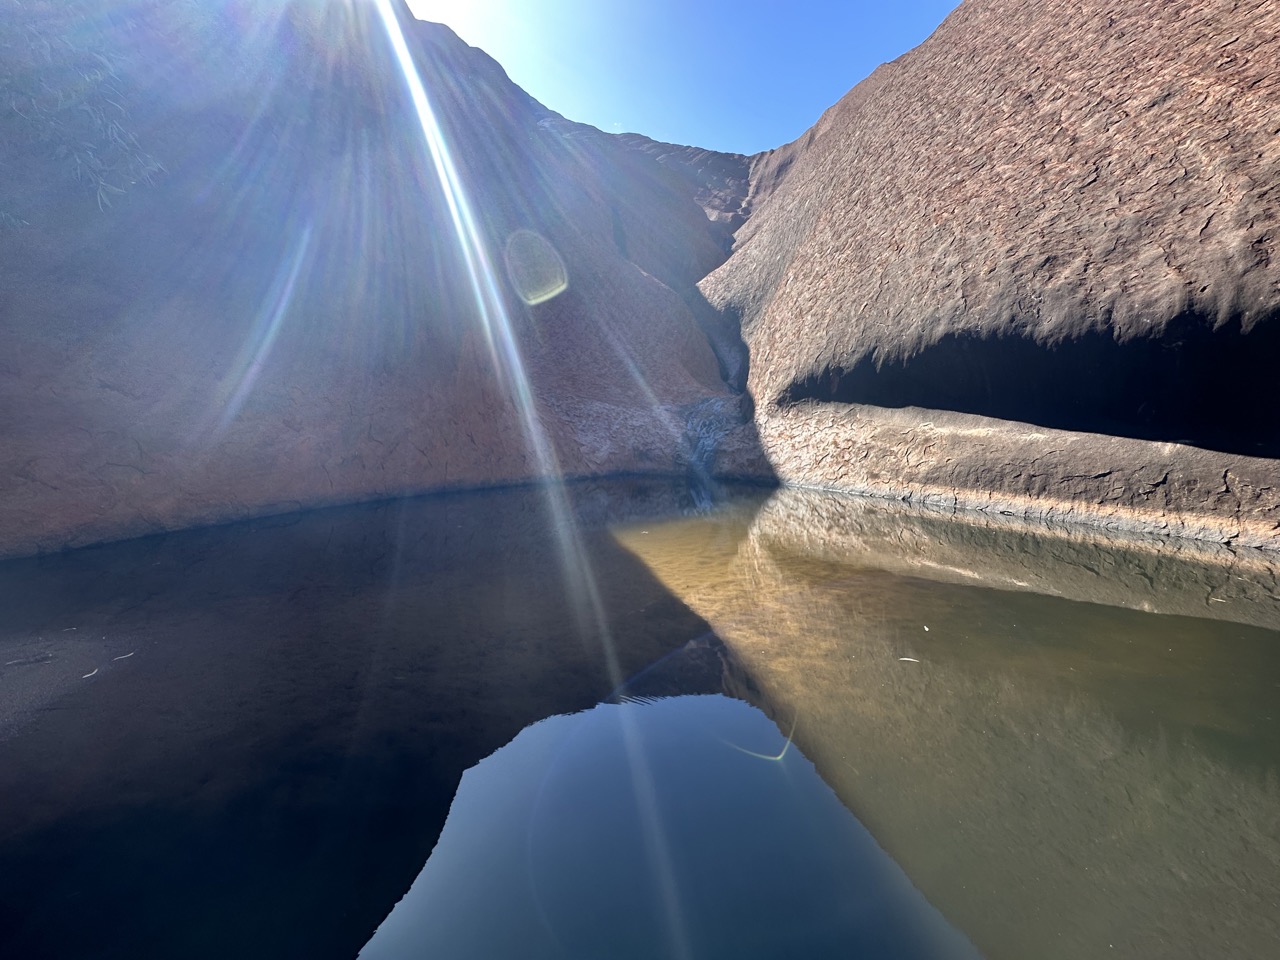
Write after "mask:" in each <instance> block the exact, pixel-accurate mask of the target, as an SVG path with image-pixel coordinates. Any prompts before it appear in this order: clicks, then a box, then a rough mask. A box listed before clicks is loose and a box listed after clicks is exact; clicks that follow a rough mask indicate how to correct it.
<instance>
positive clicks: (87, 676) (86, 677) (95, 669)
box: [80, 667, 98, 680]
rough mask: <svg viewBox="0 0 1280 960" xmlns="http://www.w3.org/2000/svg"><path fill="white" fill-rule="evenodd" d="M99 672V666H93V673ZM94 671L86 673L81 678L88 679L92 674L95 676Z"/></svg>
mask: <svg viewBox="0 0 1280 960" xmlns="http://www.w3.org/2000/svg"><path fill="white" fill-rule="evenodd" d="M97 672H98V668H97V667H94V668H93V673H97ZM93 673H86V674H85V675H84V676H83V677H81V678H80V679H81V680H88V679H89V678H90V677H92V676H93Z"/></svg>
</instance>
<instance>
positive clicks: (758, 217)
mask: <svg viewBox="0 0 1280 960" xmlns="http://www.w3.org/2000/svg"><path fill="white" fill-rule="evenodd" d="M1278 65H1280V7H1278V6H1277V5H1276V4H1274V3H1271V2H1269V0H1122V2H1118V3H1117V2H1111V0H1108V2H1102V0H966V2H965V3H963V4H962V5H961V6H960V7H959V8H958V9H957V10H956V11H955V12H954V13H953V14H952V15H951V16H950V17H949V18H948V19H947V20H946V21H945V22H944V23H943V24H942V26H941V27H939V29H938V30H937V31H936V32H935V33H934V34H933V36H932V37H930V38H929V40H927V41H926V42H925V43H923V44H922V45H921V46H920V47H918V48H916V49H915V50H912V51H911V52H909V53H907V54H906V55H904V56H902V57H900V58H899V59H897V60H895V61H894V62H892V63H889V64H886V65H884V66H882V67H880V68H879V69H878V70H877V71H876V72H875V73H874V74H872V76H870V77H869V78H868V79H867V80H865V81H864V82H862V83H860V84H859V85H858V86H856V87H855V88H854V89H853V90H851V91H850V92H849V94H848V95H847V96H846V97H845V98H844V99H842V100H841V101H840V102H839V103H838V104H836V105H835V106H833V107H832V108H831V109H830V110H829V111H828V112H827V113H826V114H825V115H824V116H823V117H822V119H821V120H820V121H819V122H818V123H817V124H816V125H815V126H814V127H813V129H811V130H810V131H809V132H808V133H807V134H805V136H804V137H802V138H801V139H800V140H798V141H796V142H795V143H793V144H789V145H787V146H786V147H784V148H782V149H781V150H779V151H774V152H772V153H770V154H764V155H761V156H759V157H755V158H752V159H751V161H750V181H751V182H750V188H749V190H750V193H751V195H752V200H751V202H750V204H749V207H750V210H751V216H750V219H749V220H748V221H747V222H746V224H745V225H744V226H743V227H742V228H741V229H740V230H739V231H738V232H737V236H736V245H735V250H734V253H733V255H732V256H731V257H730V259H729V260H728V261H727V262H726V263H725V264H724V265H723V266H721V267H720V268H719V269H718V270H716V271H715V272H714V273H713V274H712V275H711V276H709V277H708V278H707V279H706V280H704V281H703V282H702V284H701V288H702V290H703V292H704V293H705V294H706V296H707V298H708V300H710V301H711V302H712V303H713V304H715V305H716V306H718V307H720V308H721V309H723V310H724V311H726V313H728V314H729V315H731V316H736V317H738V318H740V320H741V323H742V332H743V336H744V339H745V340H746V342H747V344H748V346H749V348H750V353H751V372H750V378H749V388H750V390H751V392H752V394H753V396H754V398H755V402H756V409H757V419H758V423H759V426H760V430H761V433H762V434H763V436H764V441H765V444H766V449H767V452H768V454H769V456H770V458H771V460H772V461H773V462H774V463H775V466H776V468H777V469H778V472H779V476H780V477H781V478H782V479H783V480H784V481H796V482H803V483H820V484H824V485H836V486H844V487H851V488H854V489H873V490H875V491H876V492H882V493H886V492H890V491H892V492H893V493H894V494H895V495H902V496H911V495H917V494H927V495H929V496H933V495H934V494H939V493H940V494H941V495H944V496H947V497H954V498H955V499H956V500H958V501H960V502H962V503H964V504H967V505H969V506H985V505H988V504H994V503H996V502H1001V503H1004V502H1008V503H1010V504H1014V506H1013V508H1014V509H1016V510H1019V511H1021V510H1031V511H1040V512H1046V511H1053V512H1055V513H1059V512H1062V511H1067V512H1071V513H1074V515H1076V516H1077V517H1078V518H1082V519H1091V520H1103V521H1105V522H1112V521H1113V520H1116V519H1117V518H1121V517H1123V518H1128V519H1131V520H1133V521H1134V522H1135V523H1139V524H1146V525H1148V526H1150V527H1154V528H1159V529H1167V530H1171V531H1172V530H1176V531H1179V532H1184V533H1188V534H1194V535H1200V536H1208V537H1211V538H1214V539H1229V538H1231V537H1233V536H1236V535H1239V536H1243V537H1245V538H1246V539H1247V540H1249V541H1250V542H1255V543H1259V544H1261V545H1266V546H1271V547H1280V534H1278V532H1277V531H1280V526H1277V522H1278V521H1280V516H1278V513H1280V510H1278V508H1280V498H1278V495H1277V490H1278V489H1280V468H1278V467H1277V458H1280V418H1277V417H1276V416H1275V410H1276V396H1277V394H1276V392H1275V387H1274V374H1273V372H1272V371H1274V370H1275V369H1276V366H1277V364H1278V363H1280V315H1278V314H1280V258H1277V257H1276V255H1275V249H1276V243H1277V240H1278V238H1280V193H1278V192H1277V189H1278V188H1277V184H1280V69H1277V67H1278ZM809 401H812V402H814V403H815V404H816V405H818V406H820V407H829V408H830V409H829V410H824V411H822V412H818V411H815V410H813V409H808V407H809V403H808V402H809ZM801 406H803V407H805V409H803V410H801V409H799V407H801ZM911 407H924V408H928V409H929V410H940V411H954V412H957V413H964V414H975V415H979V416H982V417H987V418H994V420H995V421H996V422H994V423H992V424H988V425H987V427H984V429H986V428H990V429H991V430H993V431H994V432H995V434H997V435H1000V436H1001V437H1003V440H1001V441H1000V442H1001V444H1002V446H1001V448H1000V449H999V450H996V449H988V448H986V447H983V446H981V444H980V443H979V442H978V441H976V440H973V439H966V440H964V441H960V440H959V439H957V438H956V437H955V436H952V437H951V438H950V439H948V440H946V441H945V442H944V443H942V444H939V443H938V442H937V439H938V438H937V437H936V436H935V434H934V433H933V432H932V431H931V430H929V429H927V428H920V427H913V428H907V427H906V426H905V425H904V423H902V422H901V421H900V419H899V418H896V417H894V416H891V415H888V414H882V413H878V412H877V411H883V410H885V409H888V408H898V409H900V410H901V409H907V408H911ZM792 408H794V409H792ZM933 419H935V418H933V417H932V416H931V415H929V414H926V415H922V416H918V417H916V418H915V421H916V423H917V424H919V423H923V422H927V421H930V420H933ZM1007 421H1029V422H1031V423H1033V424H1035V425H1037V426H1038V427H1047V428H1052V429H1053V430H1058V431H1071V432H1073V433H1075V434H1077V436H1075V437H1071V438H1068V437H1064V436H1061V435H1059V434H1056V433H1054V434H1052V436H1053V438H1054V439H1053V440H1040V439H1036V440H1022V441H1019V442H1017V443H1012V441H1011V439H1010V438H1011V437H1012V436H1013V435H1015V434H1018V433H1021V434H1027V433H1029V432H1035V431H1028V430H1026V429H1022V428H1006V427H1002V426H1001V423H1002V422H1007ZM1040 432H1042V433H1045V434H1046V435H1049V434H1050V433H1051V431H1050V430H1043V431H1040ZM1090 435H1092V436H1090ZM1106 437H1115V438H1117V439H1116V440H1114V441H1112V440H1111V439H1107V438H1106ZM1143 441H1159V442H1158V443H1155V444H1152V443H1146V442H1143ZM982 443H987V441H985V440H984V441H982ZM944 448H945V450H946V453H945V455H940V454H941V453H942V451H943V449H944ZM1233 477H1238V478H1239V479H1238V480H1234V481H1233V479H1232V478H1233ZM1224 478H1225V479H1224Z"/></svg>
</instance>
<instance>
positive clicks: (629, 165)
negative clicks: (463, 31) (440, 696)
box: [0, 0, 767, 555]
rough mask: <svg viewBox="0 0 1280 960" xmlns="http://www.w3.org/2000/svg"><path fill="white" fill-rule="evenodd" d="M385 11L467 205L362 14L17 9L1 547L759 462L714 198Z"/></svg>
mask: <svg viewBox="0 0 1280 960" xmlns="http://www.w3.org/2000/svg"><path fill="white" fill-rule="evenodd" d="M394 6H395V8H396V10H397V11H398V17H399V25H400V27H401V28H402V29H403V31H404V32H405V35H406V41H405V43H406V49H407V50H408V51H409V52H410V54H411V56H412V58H413V60H414V63H415V64H416V69H417V71H418V73H419V74H420V75H421V78H422V81H423V83H424V86H425V89H426V91H427V95H428V97H429V98H430V100H431V102H432V105H433V109H434V113H435V122H436V123H437V124H438V126H439V130H440V134H441V140H442V142H443V143H444V144H445V145H446V147H447V150H448V154H449V156H448V162H449V163H451V164H452V166H453V167H454V169H455V170H456V173H457V177H458V179H459V181H460V182H461V184H462V187H463V188H464V193H465V197H466V201H467V202H468V203H469V206H470V210H469V211H465V210H461V209H460V208H459V206H458V203H459V201H458V200H457V199H456V198H455V197H451V196H449V195H447V193H446V191H445V190H444V189H443V187H442V185H441V184H442V174H441V170H440V168H439V166H438V163H439V162H444V161H438V160H437V159H436V158H433V155H432V154H431V152H430V151H429V149H428V145H427V143H426V142H425V141H424V137H423V134H422V131H421V127H420V123H419V118H418V115H417V113H416V111H415V108H414V102H413V98H412V97H411V95H410V91H409V88H408V86H407V84H406V80H405V77H404V76H403V75H402V72H401V70H400V68H399V65H398V63H397V59H396V56H395V53H394V50H393V46H392V43H391V41H390V40H389V38H388V33H387V31H386V30H385V29H384V25H383V24H382V22H381V21H380V20H379V19H378V16H377V14H376V12H375V7H374V5H373V4H348V3H317V4H311V3H307V4H281V3H276V2H272V0H231V2H227V3H220V4H211V5H207V6H196V5H192V4H185V3H175V2H169V0H146V2H144V3H139V4H133V5H129V6H120V5H115V4H110V3H106V2H105V0H76V2H74V3H70V4H66V5H62V6H58V5H40V4H13V3H8V4H5V5H4V9H5V11H7V14H12V15H13V17H14V18H18V19H16V20H13V21H12V23H11V25H10V26H8V27H6V29H8V30H10V31H11V32H10V33H9V37H11V38H15V37H19V36H20V35H21V36H23V37H27V38H28V39H29V40H31V38H34V40H31V43H28V44H27V45H26V46H25V47H15V46H13V45H12V44H8V45H6V47H5V50H6V51H8V52H9V53H11V54H13V57H11V58H10V62H12V63H16V64H17V66H16V67H15V68H14V69H13V70H10V71H9V72H8V73H6V74H5V75H4V76H3V79H4V80H5V81H6V83H7V84H8V85H10V87H11V89H12V90H16V91H19V92H20V93H23V95H25V94H26V93H27V92H30V93H31V94H32V96H31V97H30V98H29V100H22V99H21V97H18V96H16V95H15V99H14V100H13V102H12V105H13V106H14V109H4V110H0V162H2V164H3V169H4V176H5V178H6V179H5V182H4V185H3V187H2V188H0V219H2V220H3V223H0V320H2V322H0V555H5V554H9V555H13V554H21V553H26V552H34V551H39V550H48V549H56V548H60V547H65V546H74V545H78V544H84V543H89V542H94V541H100V540H106V539H113V538H119V537H125V536H131V535H137V534H141V533H148V532H152V531H158V530H167V529H177V528H182V527H185V526H191V525H193V524H199V523H206V522H216V521H222V520H228V519H235V518H239V517H245V516H252V515H258V514H265V513H273V512H280V511H285V510H290V509H295V508H299V507H305V506H313V505H318V504H323V503H338V502H345V501H353V500H363V499H370V498H377V497H383V496H390V495H395V494H399V493H405V492H413V491H421V490H427V489H438V488H445V487H465V486H483V485H490V484H498V483H506V482H513V481H524V480H528V479H531V478H535V477H538V476H544V475H548V474H553V473H556V472H561V473H563V474H566V475H591V474H603V473H609V472H618V471H639V472H672V471H675V472H682V471H686V470H689V469H697V470H703V469H705V468H708V467H710V466H711V464H710V462H709V460H708V451H709V450H710V449H711V448H712V447H713V446H714V441H719V442H720V447H721V448H722V449H724V450H727V451H729V453H728V454H727V455H728V456H730V457H731V458H732V457H737V458H738V459H739V460H741V461H742V462H743V463H749V462H750V460H751V457H752V455H753V454H752V441H751V438H750V435H749V433H750V431H749V428H744V427H742V415H741V413H740V407H741V403H740V395H739V392H738V391H737V390H735V389H733V388H730V387H729V386H728V385H727V382H726V378H727V379H728V380H735V379H736V381H737V382H738V383H739V384H740V383H741V381H742V379H743V377H744V369H745V368H744V364H743V360H742V356H741V354H742V346H741V343H740V341H738V340H737V338H736V331H735V330H733V329H731V328H724V329H722V328H720V327H719V326H717V324H718V323H719V320H718V315H717V314H715V313H714V311H711V310H710V309H709V308H707V307H706V305H705V303H703V302H702V301H701V298H700V295H699V294H698V292H697V290H696V288H695V286H694V284H695V283H696V282H697V280H699V279H700V278H702V277H703V276H704V275H706V273H707V272H708V271H709V270H711V269H712V268H713V267H715V266H717V265H718V264H719V263H721V262H722V261H723V259H724V257H725V255H726V251H727V249H728V247H729V234H728V227H727V226H725V225H723V224H720V223H717V222H713V221H711V220H710V219H709V218H708V216H707V214H706V212H705V211H704V210H703V209H702V208H701V207H700V206H699V205H698V202H697V199H696V196H695V194H696V192H697V189H696V184H694V183H693V182H692V181H691V180H690V178H689V176H687V175H683V174H682V173H681V172H679V171H676V170H672V169H670V168H668V167H666V166H664V165H662V164H661V163H660V162H658V160H657V159H656V158H655V157H653V156H651V155H650V154H649V153H647V152H645V151H644V150H641V149H636V148H633V147H632V146H630V145H628V144H627V143H626V142H624V141H622V140H619V139H618V138H615V137H610V136H607V135H605V134H603V133H601V132H600V131H597V130H594V129H593V128H589V127H584V126H582V125H579V124H570V123H569V122H568V121H565V120H563V118H561V117H559V116H558V115H557V114H555V113H553V112H552V111H550V110H547V109H546V108H545V107H543V106H541V105H540V104H538V103H537V102H536V101H534V100H533V99H532V98H530V97H529V96H528V95H527V94H525V93H524V92H523V91H522V90H520V89H519V88H518V87H516V86H515V85H514V84H512V83H511V82H510V80H509V79H508V78H507V77H506V74H505V73H504V72H503V70H502V68H501V67H500V66H499V65H498V64H497V63H496V62H495V61H493V60H492V59H491V58H489V57H488V56H487V55H485V54H483V53H482V52H480V51H478V50H476V49H473V48H471V47H468V46H467V45H466V44H464V43H462V42H461V41H460V40H459V39H458V38H457V37H456V36H455V35H454V34H453V33H452V32H451V31H449V30H448V29H447V28H445V27H442V26H439V25H435V24H427V23H421V22H418V21H415V20H413V19H412V18H411V17H410V16H409V14H408V11H407V9H406V8H404V7H403V4H402V3H401V2H400V0H396V3H395V4H394ZM7 14H6V15H7ZM36 41H48V42H49V44H50V48H51V50H52V53H51V59H49V60H47V61H46V60H43V59H41V58H40V57H38V56H35V55H34V54H32V55H30V56H26V55H24V54H21V53H20V51H21V50H26V49H28V48H30V49H35V50H37V52H38V49H40V48H39V47H38V46H35V47H33V46H32V44H34V43H35V42H36ZM24 42H25V41H24ZM24 56H25V59H24ZM41 91H43V93H42V92H41ZM42 97H44V98H45V99H41V98H42ZM113 104H115V105H118V106H119V112H118V113H117V112H116V111H117V107H116V106H114V105H113ZM10 105H11V104H9V103H6V108H7V107H9V106H10ZM66 105H70V106H69V107H68V111H70V112H66V111H63V110H62V108H63V107H64V106H66ZM78 107H83V108H84V110H83V111H82V112H76V109H77V108H78ZM95 111H96V112H95ZM85 116H87V117H89V119H88V120H85V119H83V118H84V117H85ZM77 118H80V119H77ZM77 124H78V125H77ZM112 143H115V144H117V146H116V147H111V146H110V144H112ZM672 149H676V148H672ZM77 176H78V177H79V182H77ZM140 179H149V180H150V181H151V182H150V183H149V184H148V183H142V182H138V183H134V182H132V181H133V180H140ZM460 226H461V227H462V228H465V229H473V230H474V232H475V234H476V236H477V237H478V238H479V252H476V251H475V250H472V251H471V252H468V251H467V248H466V246H465V245H464V244H463V243H462V242H461V241H460V239H459V228H460ZM559 286H564V289H563V290H561V291H560V292H559V293H558V295H553V296H550V297H549V298H546V299H544V297H545V295H546V294H548V293H554V292H555V290H556V289H557V288H558V287H559ZM522 287H523V288H524V289H523V291H522V289H521V288H522ZM478 290H479V292H480V293H481V294H482V295H483V296H485V297H487V298H488V300H489V301H490V302H491V304H496V305H497V309H494V310H491V311H490V314H491V316H489V318H488V320H486V318H485V316H484V315H482V313H481V312H480V311H479V310H478V309H477V306H476V296H477V291H478ZM522 293H523V295H522ZM527 300H533V301H540V302H535V303H529V302H526V301H527ZM713 341H714V343H715V346H714V347H713V346H712V342H713ZM734 371H737V373H736V374H735V373H734ZM534 433H537V434H540V435H541V439H540V440H539V441H537V442H535V441H533V440H531V435H532V434H534ZM726 434H728V435H729V436H728V439H727V445H726V443H725V439H726ZM699 461H701V462H699ZM760 469H766V470H767V468H762V467H761V466H759V465H756V466H752V467H751V470H752V472H758V471H759V470H760Z"/></svg>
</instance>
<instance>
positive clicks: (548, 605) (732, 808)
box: [0, 480, 1280, 960]
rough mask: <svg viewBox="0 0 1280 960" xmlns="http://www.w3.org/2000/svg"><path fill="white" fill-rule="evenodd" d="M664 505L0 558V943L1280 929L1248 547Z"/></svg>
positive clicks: (299, 523) (1263, 637)
mask: <svg viewBox="0 0 1280 960" xmlns="http://www.w3.org/2000/svg"><path fill="white" fill-rule="evenodd" d="M703 503H704V499H703V498H702V497H701V496H698V497H695V496H693V495H692V493H691V492H690V491H688V490H686V489H684V488H683V487H682V486H681V485H679V484H674V483H668V482H665V481H648V480H636V481H625V482H621V481H620V482H616V483H608V484H584V485H570V486H568V487H564V488H560V489H559V490H557V491H555V493H554V495H551V496H548V493H547V491H544V490H540V489H536V488H529V489H518V490H507V491H491V492H484V493H476V494H465V495H463V494H460V495H451V496H444V497H432V498H422V499H415V500H406V501H396V502H388V503H380V504H374V505H368V506H360V507H350V508H343V509H338V510H328V511H318V512H312V513H307V514H299V515H294V516H290V517H282V518H274V519H271V520H264V521H257V522H253V523H247V524H237V525H231V526H225V527H217V528H210V529H205V530H197V531H189V532H185V533H180V534H173V535H168V536H162V537H152V538H146V539H142V540H136V541H130V542H127V543H120V544H112V545H107V546H103V547H97V548H92V549H86V550H80V551H76V552H73V553H67V554H62V555H57V556H49V557H41V558H34V559H30V560H18V561H9V562H7V563H4V564H0V955H3V956H6V957H8V956H13V957H33V958H34V957H53V958H62V957H68V958H70V957H75V958H81V957H122V958H123V957H131V958H132V957H174V956H183V957H215V956H217V957H227V956H236V957H288V956H299V957H302V956H305V957H335V958H339V957H342V958H352V957H357V956H360V957H363V958H378V960H397V958H408V957H426V956H440V957H451V958H452V957H459V958H462V957H499V956H527V957H571V958H578V957H581V958H589V957H601V956H609V957H698V958H702V957H716V958H719V957H790V956H804V957H847V956H858V957H885V958H900V957H901V958H907V957H944V958H950V957H956V958H959V957H976V956H986V957H992V958H1004V957H1008V958H1015V957H1017V958H1022V957H1029V956H1035V957H1094V956H1099V955H1106V956H1117V957H1135V958H1137V957H1197V956H1214V957H1240V958H1246V957H1247V958H1252V957H1261V956H1270V955H1273V954H1274V953H1275V952H1276V948H1277V945H1278V944H1280V788H1278V787H1277V780H1276V774H1277V770H1280V732H1278V730H1280V710H1278V709H1277V705H1278V704H1280V633H1278V632H1277V627H1280V599H1277V598H1278V597H1280V589H1278V588H1277V565H1276V563H1275V562H1274V558H1270V557H1268V556H1266V555H1264V554H1259V553H1249V552H1232V551H1230V550H1227V549H1225V548H1213V547H1205V546H1198V545H1195V544H1190V543H1179V542H1172V541H1162V540H1153V539H1143V538H1138V537H1125V538H1121V537H1110V538H1100V537H1099V536H1096V535H1086V534H1085V533H1084V532H1082V531H1079V530H1073V529H1070V528H1050V527H1034V528H1032V527H1028V526H1026V525H1024V524H1019V523H1015V522H1013V521H1011V520H1007V519H1003V518H999V517H995V518H989V517H973V516H949V515H944V514H941V513H935V512H929V511H923V510H912V509H907V508H904V507H901V506H895V505H890V504H882V503H876V502H871V501H863V500H857V499H854V498H847V497H839V496H835V495H830V494H822V493H814V492H803V491H777V492H767V491H760V490H741V491H726V492H723V494H722V496H721V497H720V499H719V502H718V503H717V505H716V506H714V507H712V508H711V509H706V508H705V507H704V506H702V504H703Z"/></svg>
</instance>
